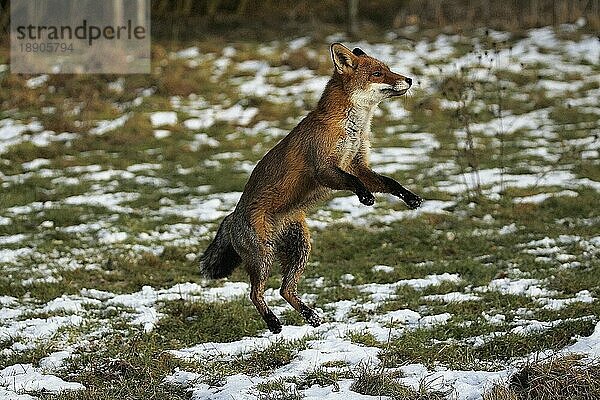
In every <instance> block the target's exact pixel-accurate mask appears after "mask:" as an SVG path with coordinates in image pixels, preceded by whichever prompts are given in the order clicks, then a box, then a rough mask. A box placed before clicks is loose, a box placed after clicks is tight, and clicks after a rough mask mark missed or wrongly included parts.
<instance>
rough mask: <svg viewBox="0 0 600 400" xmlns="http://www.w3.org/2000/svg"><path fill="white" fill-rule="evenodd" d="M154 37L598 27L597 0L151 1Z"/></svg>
mask: <svg viewBox="0 0 600 400" xmlns="http://www.w3.org/2000/svg"><path fill="white" fill-rule="evenodd" d="M119 1H122V0H116V1H114V3H115V4H116V5H118V4H119ZM9 3H10V2H9V0H2V1H0V7H1V10H2V13H1V14H0V15H1V16H0V29H1V30H2V32H3V33H4V36H6V32H7V26H8V22H9V16H8V13H7V12H6V10H7V9H8V6H9ZM151 15H152V37H153V39H155V40H164V41H169V40H191V39H194V40H200V39H203V38H207V37H210V36H214V35H217V36H220V37H223V38H227V39H238V40H243V39H263V40H269V39H275V38H281V37H286V36H290V35H291V36H294V35H296V36H297V35H301V34H308V33H310V34H311V35H316V36H318V35H327V34H330V33H332V32H339V31H340V30H343V29H346V30H347V31H348V32H350V33H353V34H355V35H356V34H360V35H370V34H376V33H378V32H381V31H382V30H390V29H396V28H400V27H403V26H407V25H418V26H420V27H423V28H446V29H452V30H455V31H459V30H461V29H468V28H473V27H481V26H487V27H490V28H496V29H527V28H532V27H539V26H543V25H559V24H562V23H568V22H574V21H576V20H577V19H578V18H580V17H585V18H586V19H587V21H588V27H589V29H591V30H598V29H599V28H600V2H599V1H598V0H572V1H569V0H509V1H503V2H497V1H492V0H456V1H448V0H399V1H395V0H376V1H365V0H324V1H318V2H317V1H309V0H302V1H293V0H283V1H272V0H267V1H260V0H152V1H151Z"/></svg>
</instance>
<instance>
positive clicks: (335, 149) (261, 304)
mask: <svg viewBox="0 0 600 400" xmlns="http://www.w3.org/2000/svg"><path fill="white" fill-rule="evenodd" d="M330 50H331V58H332V60H333V66H334V70H333V76H332V77H331V79H330V80H329V82H328V83H327V86H326V87H325V90H324V91H323V95H322V96H321V99H320V100H319V103H318V105H317V108H316V109H315V110H313V111H311V112H310V113H309V114H308V115H307V116H306V117H305V118H304V119H303V120H302V121H301V122H300V123H299V124H298V125H297V126H296V127H295V128H294V129H292V131H291V132H290V133H289V134H288V135H287V136H286V137H285V138H283V139H282V140H281V141H280V142H279V143H278V144H277V145H276V146H275V147H273V149H271V150H270V151H269V152H268V153H267V154H266V155H265V156H264V157H263V158H262V160H260V161H259V163H258V164H257V165H256V167H255V168H254V171H253V172H252V175H251V176H250V179H249V180H248V183H247V184H246V187H245V188H244V192H243V194H242V196H241V198H240V200H239V202H238V204H237V206H236V208H235V210H234V211H233V212H232V213H231V214H229V215H228V216H227V217H225V219H224V220H223V222H222V223H221V225H220V227H219V230H218V231H217V235H216V237H215V239H214V240H213V242H212V243H211V244H210V245H209V246H208V248H207V249H206V251H205V252H204V254H203V255H202V257H201V258H200V270H201V272H202V273H203V275H204V276H206V277H208V278H223V277H226V276H229V275H230V274H231V273H232V272H233V270H234V269H235V268H236V267H237V266H238V265H240V264H241V263H244V265H245V267H246V270H247V271H248V274H249V276H250V283H251V292H250V299H251V300H252V302H253V303H254V305H255V306H256V309H257V310H258V312H259V313H260V315H261V316H262V318H263V319H264V320H265V322H266V324H267V326H268V328H269V329H270V330H271V331H272V332H274V333H279V332H281V322H280V321H279V319H278V318H277V317H276V316H275V314H274V313H273V312H272V311H271V309H270V308H269V307H268V305H267V303H266V302H265V299H264V291H265V284H266V281H267V279H268V277H269V273H270V270H271V265H272V263H273V261H274V259H275V258H277V259H278V260H279V262H280V263H281V271H282V275H283V277H282V283H281V289H280V293H281V296H283V298H284V299H285V300H287V302H288V303H290V305H291V306H292V307H294V309H296V311H298V312H299V313H300V314H301V315H302V316H303V317H304V319H305V320H306V321H307V322H308V323H309V324H311V325H312V326H318V325H319V324H320V323H321V319H320V317H319V316H318V315H317V313H316V312H315V311H314V310H313V309H311V308H310V307H308V306H307V305H306V304H304V303H303V302H302V301H301V300H300V298H299V297H298V293H297V284H298V281H299V280H300V277H301V276H302V273H303V272H304V268H305V266H306V262H307V260H308V255H309V253H310V246H311V245H310V233H309V231H308V228H307V226H306V221H305V218H306V211H307V210H308V209H309V207H310V206H312V205H314V204H315V203H317V202H318V201H320V200H323V199H325V198H327V197H328V196H330V194H331V192H332V191H333V190H350V191H352V192H354V193H355V194H356V195H357V196H358V199H359V200H360V202H361V203H362V204H364V205H367V206H370V205H373V203H374V202H375V197H373V193H376V192H377V193H391V194H393V195H395V196H397V197H399V198H400V199H401V200H403V201H404V202H405V203H406V205H407V206H408V207H410V208H411V209H415V208H417V207H419V206H420V205H421V203H422V201H423V200H422V199H421V198H420V197H419V196H418V195H416V194H414V193H413V192H411V191H410V190H408V189H406V188H405V187H404V186H402V185H401V184H400V183H398V182H396V181H395V180H394V179H392V178H389V177H387V176H383V175H379V174H377V173H376V172H374V171H373V170H372V169H371V168H370V167H369V158H368V156H369V147H370V144H369V139H370V135H371V119H372V117H373V112H374V110H375V108H376V107H377V105H378V104H379V102H381V101H382V100H385V99H389V98H394V97H398V96H401V95H403V94H405V93H406V91H407V90H408V89H409V88H410V87H411V84H412V80H411V78H407V77H405V76H403V75H399V74H396V73H394V72H392V71H391V70H390V68H389V67H388V66H387V65H385V64H384V63H383V62H381V61H379V60H377V59H375V58H373V57H370V56H368V55H367V54H365V53H364V52H363V51H362V50H361V49H359V48H355V49H354V50H352V51H350V49H348V48H346V47H345V46H343V45H342V44H340V43H334V44H332V45H331V49H330Z"/></svg>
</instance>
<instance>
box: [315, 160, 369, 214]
mask: <svg viewBox="0 0 600 400" xmlns="http://www.w3.org/2000/svg"><path fill="white" fill-rule="evenodd" d="M317 178H318V179H319V181H320V183H321V184H322V185H323V186H326V187H328V188H330V189H334V190H351V191H353V192H354V193H355V194H356V195H357V196H358V200H360V202H361V203H362V204H364V205H367V206H372V205H373V203H375V197H373V194H372V193H371V192H370V191H369V189H367V187H366V186H365V184H364V183H363V182H361V180H360V179H359V178H357V177H356V176H354V175H352V174H349V173H348V172H346V171H344V170H342V169H341V168H339V167H337V166H328V167H325V168H323V169H322V170H320V171H318V172H317Z"/></svg>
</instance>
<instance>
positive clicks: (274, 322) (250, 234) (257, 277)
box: [233, 229, 281, 333]
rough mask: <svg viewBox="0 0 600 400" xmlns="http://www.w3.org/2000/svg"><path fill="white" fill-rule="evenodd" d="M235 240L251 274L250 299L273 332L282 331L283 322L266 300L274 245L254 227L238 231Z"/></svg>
mask: <svg viewBox="0 0 600 400" xmlns="http://www.w3.org/2000/svg"><path fill="white" fill-rule="evenodd" d="M238 232H240V234H238V235H237V237H236V238H235V239H236V240H234V242H233V246H234V248H235V250H236V252H237V253H238V254H239V255H240V257H241V258H242V260H243V262H244V264H245V266H246V270H247V271H248V275H249V276H250V286H251V288H250V300H252V303H253V304H254V306H255V307H256V310H257V311H258V313H259V314H260V316H261V317H262V319H263V320H264V321H265V323H266V324H267V327H268V328H269V330H270V331H271V332H273V333H279V332H281V322H280V321H279V319H278V318H277V316H276V315H275V314H274V313H273V311H271V309H270V308H269V306H268V305H267V302H266V301H265V288H266V283H267V280H268V279H269V273H270V272H271V266H272V265H273V246H272V245H270V244H268V243H267V242H265V241H263V240H261V239H260V238H259V235H257V234H256V232H255V231H254V230H253V229H245V230H240V231H238Z"/></svg>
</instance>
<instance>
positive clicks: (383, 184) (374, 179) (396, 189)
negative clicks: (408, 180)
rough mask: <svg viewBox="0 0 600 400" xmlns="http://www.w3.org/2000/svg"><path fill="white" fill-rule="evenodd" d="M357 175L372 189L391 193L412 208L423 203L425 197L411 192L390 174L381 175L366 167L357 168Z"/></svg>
mask: <svg viewBox="0 0 600 400" xmlns="http://www.w3.org/2000/svg"><path fill="white" fill-rule="evenodd" d="M357 176H358V177H359V179H360V180H361V181H363V182H364V183H365V185H366V186H367V188H368V189H369V190H370V191H372V192H378V193H391V194H393V195H394V196H396V197H398V198H400V199H401V200H402V201H403V202H405V203H406V205H407V206H408V207H409V208H410V209H412V210H414V209H415V208H419V207H420V206H421V204H423V199H422V198H421V197H420V196H418V195H416V194H415V193H413V192H411V191H410V190H408V189H407V188H405V187H404V186H402V185H401V184H400V183H398V182H397V181H396V180H394V179H392V178H390V177H388V176H383V175H380V174H378V173H376V172H375V171H373V170H371V169H369V168H365V167H359V168H357Z"/></svg>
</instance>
